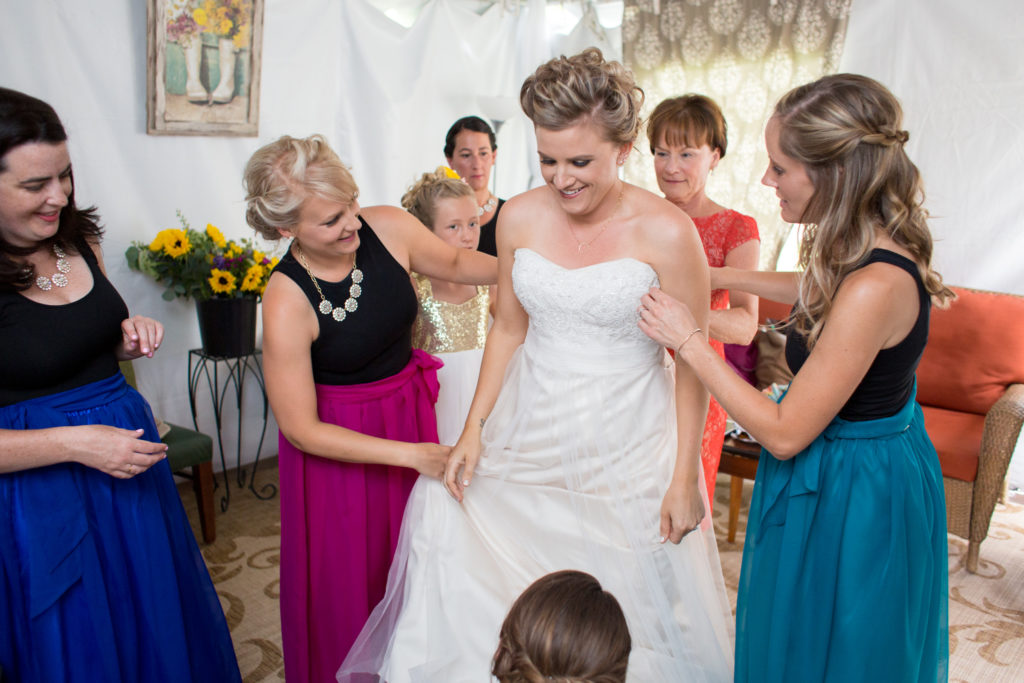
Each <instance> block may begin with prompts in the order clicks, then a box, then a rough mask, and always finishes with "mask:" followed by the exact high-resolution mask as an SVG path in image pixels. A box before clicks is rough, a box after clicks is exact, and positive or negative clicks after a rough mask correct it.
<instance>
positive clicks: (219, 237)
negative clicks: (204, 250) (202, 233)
mask: <svg viewBox="0 0 1024 683" xmlns="http://www.w3.org/2000/svg"><path fill="white" fill-rule="evenodd" d="M206 234H207V235H209V236H210V239H211V240H213V243H214V244H216V245H217V246H218V247H220V248H221V249H223V248H224V247H226V246H227V244H228V241H227V240H226V239H224V233H222V232H221V231H220V230H219V229H218V228H217V226H216V225H214V224H213V223H207V224H206Z"/></svg>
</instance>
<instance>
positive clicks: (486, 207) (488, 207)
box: [476, 193, 498, 216]
mask: <svg viewBox="0 0 1024 683" xmlns="http://www.w3.org/2000/svg"><path fill="white" fill-rule="evenodd" d="M497 205H498V198H497V197H495V196H494V195H493V194H490V193H488V196H487V201H486V202H484V203H483V204H481V205H480V206H478V207H477V210H476V215H477V216H483V215H484V214H485V213H490V212H491V211H494V207H496V206H497Z"/></svg>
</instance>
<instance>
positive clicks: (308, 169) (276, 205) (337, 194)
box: [242, 135, 359, 240]
mask: <svg viewBox="0 0 1024 683" xmlns="http://www.w3.org/2000/svg"><path fill="white" fill-rule="evenodd" d="M242 184H243V186H244V187H245V202H246V209H245V220H246V222H247V223H248V224H249V226H250V227H252V229H253V230H255V231H256V232H257V233H259V234H260V235H261V236H262V237H264V238H266V239H268V240H276V239H280V238H281V233H280V232H278V230H279V229H281V228H285V229H287V228H291V227H293V226H295V225H296V224H297V223H298V222H299V211H300V210H301V209H302V204H303V202H305V201H306V199H307V198H309V197H314V196H315V197H322V198H324V199H329V200H332V201H336V202H340V203H342V204H350V203H351V202H353V201H355V199H356V197H357V196H359V188H357V187H356V181H355V180H353V179H352V174H351V173H349V170H348V169H347V168H345V165H344V164H343V163H341V159H339V158H338V155H337V154H335V152H334V150H333V149H331V147H330V145H328V144H327V140H325V139H324V138H323V136H321V135H312V136H310V137H308V138H293V137H291V136H288V135H285V136H282V137H280V138H278V139H277V140H275V141H274V142H271V143H269V144H267V145H264V146H263V147H260V148H259V149H258V150H256V151H255V152H254V153H253V155H252V157H250V159H249V162H248V163H247V164H246V165H245V173H244V174H243V177H242Z"/></svg>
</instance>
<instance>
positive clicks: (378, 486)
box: [278, 350, 441, 682]
mask: <svg viewBox="0 0 1024 683" xmlns="http://www.w3.org/2000/svg"><path fill="white" fill-rule="evenodd" d="M440 365H441V363H440V361H438V360H437V359H436V358H434V357H433V356H430V355H429V354H426V353H424V352H422V351H419V350H413V352H412V358H411V360H410V361H409V364H408V365H406V367H405V368H404V369H403V370H401V371H400V372H399V373H397V374H396V375H394V376H392V377H388V378H386V379H383V380H380V381H377V382H370V383H367V384H357V385H351V386H328V385H317V387H316V393H317V410H318V412H319V415H320V419H321V421H323V422H328V423H331V424H336V425H340V426H342V427H346V428H348V429H352V430H354V431H357V432H360V433H362V434H368V435H370V436H377V437H381V438H384V439H392V440H395V441H407V442H424V441H432V442H435V443H436V442H437V426H436V422H435V419H434V401H435V400H436V398H437V368H439V367H440ZM279 447H280V455H279V458H278V469H279V472H280V481H281V635H282V640H283V643H284V658H285V673H286V674H287V677H288V680H289V681H291V680H295V681H300V682H301V681H329V680H331V679H332V678H333V677H334V674H335V672H336V671H337V670H338V666H340V665H341V662H342V660H343V659H344V658H345V654H346V653H347V652H348V649H349V647H350V646H351V645H352V641H354V640H355V638H356V636H357V635H358V634H359V630H360V629H361V628H362V627H363V624H364V623H365V622H366V618H367V616H369V614H370V611H371V610H372V609H373V608H374V606H375V605H376V604H377V602H378V601H379V600H380V599H381V598H382V597H383V596H384V588H385V585H386V581H387V574H388V567H389V566H390V564H391V556H392V554H393V553H394V549H395V544H396V543H397V541H398V534H399V530H400V528H401V523H402V511H403V510H404V509H405V504H406V501H407V499H408V497H409V491H410V490H411V489H412V486H413V484H414V483H415V481H416V476H417V474H416V471H415V470H412V469H408V468H404V467H390V466H386V465H364V464H360V463H352V462H341V461H338V460H329V459H327V458H321V457H317V456H315V455H309V454H307V453H303V452H302V451H300V450H298V449H296V448H295V447H294V446H292V445H291V443H289V442H288V440H287V439H285V438H284V437H283V436H281V437H280V438H279Z"/></svg>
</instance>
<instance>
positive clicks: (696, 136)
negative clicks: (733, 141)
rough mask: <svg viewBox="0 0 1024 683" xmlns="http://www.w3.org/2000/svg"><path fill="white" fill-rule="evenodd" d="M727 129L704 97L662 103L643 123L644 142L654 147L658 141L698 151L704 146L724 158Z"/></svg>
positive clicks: (717, 110) (719, 112)
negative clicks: (644, 125) (697, 149)
mask: <svg viewBox="0 0 1024 683" xmlns="http://www.w3.org/2000/svg"><path fill="white" fill-rule="evenodd" d="M727 131H728V127H727V126H726V125H725V117H724V116H722V110H721V108H720V107H719V106H718V104H717V103H716V102H715V101H714V100H713V99H711V98H710V97H707V96H706V95H697V94H693V93H690V94H688V95H680V96H679V97H670V98H669V99H667V100H662V101H661V102H659V103H658V106H657V107H655V108H654V111H653V112H651V116H650V118H648V119H647V140H648V142H649V143H650V145H651V153H652V154H653V153H654V147H655V146H656V145H657V144H658V143H659V142H660V141H661V140H662V139H664V140H665V144H667V145H686V146H688V147H700V146H701V145H704V144H706V145H707V146H708V147H710V148H711V149H712V151H714V150H716V149H717V150H718V156H719V158H722V157H724V156H725V148H726V147H727V146H728V137H727Z"/></svg>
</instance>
